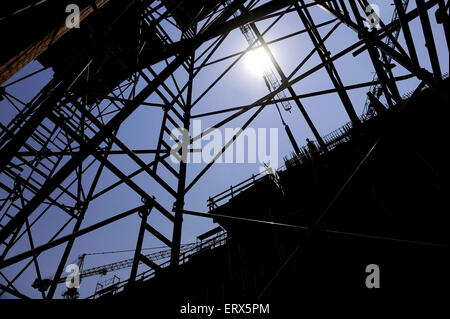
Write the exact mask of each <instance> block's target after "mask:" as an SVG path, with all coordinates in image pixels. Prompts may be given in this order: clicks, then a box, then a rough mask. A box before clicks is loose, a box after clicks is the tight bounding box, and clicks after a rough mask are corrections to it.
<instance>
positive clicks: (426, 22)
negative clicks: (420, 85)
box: [416, 0, 442, 81]
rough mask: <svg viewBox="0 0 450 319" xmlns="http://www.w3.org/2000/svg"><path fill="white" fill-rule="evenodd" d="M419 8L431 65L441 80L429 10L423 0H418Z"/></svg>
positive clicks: (437, 78) (436, 77)
mask: <svg viewBox="0 0 450 319" xmlns="http://www.w3.org/2000/svg"><path fill="white" fill-rule="evenodd" d="M416 3H417V10H418V11H419V18H420V22H421V23H422V30H423V35H424V36H425V45H426V47H427V50H428V55H429V56H430V62H431V67H432V69H433V75H434V78H435V80H436V81H437V80H441V79H442V74H441V67H440V66H439V58H438V55H437V51H436V45H435V43H434V38H433V32H432V31H431V25H430V19H429V17H428V10H427V9H426V7H425V3H424V2H423V0H416Z"/></svg>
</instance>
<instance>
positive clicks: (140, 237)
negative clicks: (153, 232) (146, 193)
mask: <svg viewBox="0 0 450 319" xmlns="http://www.w3.org/2000/svg"><path fill="white" fill-rule="evenodd" d="M143 200H144V202H145V199H143ZM147 205H149V203H147V202H145V207H144V208H143V209H142V210H141V211H140V212H139V217H141V226H140V227H139V234H138V239H137V242H136V249H135V251H134V257H133V265H132V266H131V272H130V279H129V283H131V284H132V283H134V282H135V280H136V275H137V271H138V267H139V261H140V259H141V251H142V243H143V242H144V235H145V225H146V224H147V218H148V215H150V211H151V210H152V208H153V205H150V206H147Z"/></svg>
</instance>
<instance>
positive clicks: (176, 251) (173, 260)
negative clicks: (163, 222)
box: [170, 52, 195, 267]
mask: <svg viewBox="0 0 450 319" xmlns="http://www.w3.org/2000/svg"><path fill="white" fill-rule="evenodd" d="M194 64H195V52H194V53H192V55H191V57H190V63H189V79H188V81H189V83H188V88H187V96H186V108H185V112H184V120H183V122H184V123H183V125H184V130H185V132H189V129H190V123H191V108H192V87H193V82H194ZM182 139H183V140H182V148H181V162H180V171H179V175H178V187H177V198H176V200H175V203H174V209H173V210H174V212H175V220H174V223H173V235H172V253H171V255H170V266H171V267H175V266H177V265H178V263H179V261H180V245H181V228H182V224H183V213H182V210H183V209H184V195H185V193H186V170H187V156H188V152H189V144H190V138H189V134H187V136H186V134H185V133H183V137H182ZM186 139H187V140H186Z"/></svg>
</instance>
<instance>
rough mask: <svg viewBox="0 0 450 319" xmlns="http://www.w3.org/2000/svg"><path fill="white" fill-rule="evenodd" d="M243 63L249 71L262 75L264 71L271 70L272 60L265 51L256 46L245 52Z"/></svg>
mask: <svg viewBox="0 0 450 319" xmlns="http://www.w3.org/2000/svg"><path fill="white" fill-rule="evenodd" d="M245 65H246V67H247V69H248V70H249V71H250V72H251V73H253V74H255V75H257V76H263V75H264V73H265V72H267V71H270V70H271V66H272V62H271V61H270V58H269V56H268V55H267V53H266V51H264V49H263V48H258V49H255V50H251V51H249V52H247V53H246V54H245Z"/></svg>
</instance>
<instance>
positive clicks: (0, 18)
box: [0, 0, 47, 21]
mask: <svg viewBox="0 0 450 319" xmlns="http://www.w3.org/2000/svg"><path fill="white" fill-rule="evenodd" d="M44 2H47V0H41V1H39V2H36V3H33V4H30V5H29V6H26V7H24V8H22V9H19V10H17V11H14V12H13V13H11V14H10V15H8V16H5V17H0V21H2V20H5V19H7V18H9V17H12V16H14V15H16V14H19V13H21V12H23V11H25V10H28V9H32V8H34V7H36V6H38V5H40V4H42V3H44Z"/></svg>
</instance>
